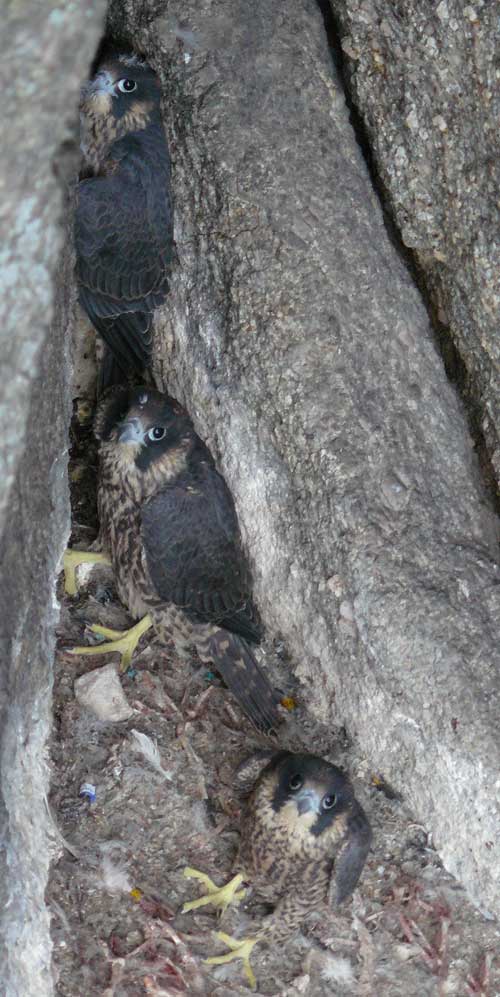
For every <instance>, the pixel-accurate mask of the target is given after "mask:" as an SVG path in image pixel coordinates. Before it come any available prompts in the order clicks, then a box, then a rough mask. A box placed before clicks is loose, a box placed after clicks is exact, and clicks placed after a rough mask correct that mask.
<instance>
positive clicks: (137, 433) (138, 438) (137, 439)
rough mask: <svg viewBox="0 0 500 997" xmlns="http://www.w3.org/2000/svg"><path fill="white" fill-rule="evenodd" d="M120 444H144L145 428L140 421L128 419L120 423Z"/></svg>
mask: <svg viewBox="0 0 500 997" xmlns="http://www.w3.org/2000/svg"><path fill="white" fill-rule="evenodd" d="M118 427H119V434H118V442H119V443H135V444H137V443H140V444H142V443H143V442H144V426H143V425H142V422H141V420H140V419H126V420H125V421H124V422H120V423H118Z"/></svg>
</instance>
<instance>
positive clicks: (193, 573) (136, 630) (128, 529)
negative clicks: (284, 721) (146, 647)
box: [65, 387, 279, 732]
mask: <svg viewBox="0 0 500 997" xmlns="http://www.w3.org/2000/svg"><path fill="white" fill-rule="evenodd" d="M95 431H96V435H97V436H98V438H99V439H100V441H101V444H100V472H99V491H98V507H99V519H100V540H101V544H102V548H103V551H104V552H108V553H109V555H110V559H111V563H112V566H113V569H114V574H115V578H116V584H117V589H118V594H119V596H120V599H121V600H122V602H123V603H124V604H125V605H126V606H127V607H128V609H129V611H130V613H131V615H132V616H134V617H135V618H138V619H140V622H139V623H138V624H137V625H136V626H135V627H133V628H132V629H131V630H130V631H127V632H126V633H125V634H120V633H117V632H115V631H109V630H107V629H105V628H103V627H93V630H94V631H95V632H97V633H99V634H101V635H103V636H109V637H111V638H112V643H110V644H103V645H98V646H93V647H88V648H75V649H74V651H75V653H86V654H101V653H104V652H107V651H113V650H118V651H120V652H121V653H122V667H124V668H125V667H127V666H128V663H129V662H130V660H131V656H132V653H133V650H134V649H135V646H136V645H137V642H138V640H139V637H140V636H141V634H142V633H144V632H145V631H146V630H147V629H148V628H149V627H150V626H153V627H154V629H155V631H156V632H157V634H158V635H159V636H160V638H163V639H168V638H169V637H171V638H172V639H173V640H174V642H175V644H176V648H177V650H178V652H179V653H184V654H187V653H188V649H189V648H190V647H191V646H192V645H193V644H194V646H195V647H196V650H197V651H198V654H199V656H200V658H201V659H202V661H205V662H208V661H210V662H212V663H213V664H214V666H215V667H216V668H217V670H218V671H219V672H220V673H221V675H222V677H223V679H224V681H225V683H226V685H227V686H228V687H229V689H230V690H231V692H232V693H233V695H234V696H235V697H236V699H237V700H238V702H239V704H240V706H241V707H242V709H243V710H244V711H245V713H246V714H247V716H248V717H249V718H250V719H251V720H252V721H253V723H254V724H255V726H256V727H258V728H259V729H261V730H265V731H266V732H269V731H271V730H272V729H273V728H274V727H275V726H277V724H278V722H279V715H278V711H277V708H276V706H277V703H278V701H279V696H278V695H277V694H276V693H275V691H274V689H273V688H272V686H271V685H270V684H269V681H268V680H267V678H266V677H265V675H264V673H263V672H262V671H261V669H260V668H259V666H258V664H257V662H256V660H255V657H254V655H253V654H252V651H251V649H250V645H251V644H255V643H258V642H259V640H260V636H261V631H260V626H259V623H258V621H257V618H256V612H255V608H254V605H253V603H252V597H251V586H250V572H249V567H248V564H247V561H246V558H245V555H244V552H243V548H242V545H241V538H240V532H239V528H238V521H237V518H236V512H235V508H234V503H233V500H232V497H231V494H230V492H229V489H228V488H227V485H226V483H225V481H224V479H223V478H222V477H221V475H220V474H219V473H218V472H217V470H216V468H215V465H214V461H213V458H212V456H211V454H210V452H209V450H208V449H207V447H206V446H205V444H204V443H203V442H202V440H201V439H200V438H199V436H197V434H196V433H195V431H194V428H193V424H192V422H191V419H190V418H189V416H188V414H187V412H186V411H185V410H184V409H183V408H182V407H181V406H180V405H179V404H178V403H177V402H175V401H174V400H173V399H172V398H169V397H168V396H167V395H164V394H160V392H158V391H155V390H153V389H150V388H148V387H144V388H136V389H126V388H121V389H111V391H109V392H108V393H107V395H106V396H105V397H104V398H103V399H102V401H101V403H100V405H99V406H98V410H97V414H96V420H95ZM105 559H106V553H103V554H101V555H98V554H94V553H86V552H83V551H69V552H67V553H66V556H65V568H66V578H67V591H68V592H69V593H74V591H75V580H74V569H75V566H76V565H77V564H78V563H80V562H83V561H86V560H88V561H98V560H105Z"/></svg>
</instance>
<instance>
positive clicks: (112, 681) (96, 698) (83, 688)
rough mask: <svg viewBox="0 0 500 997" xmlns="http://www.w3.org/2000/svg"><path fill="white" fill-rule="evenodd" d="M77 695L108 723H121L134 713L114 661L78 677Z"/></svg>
mask: <svg viewBox="0 0 500 997" xmlns="http://www.w3.org/2000/svg"><path fill="white" fill-rule="evenodd" d="M75 697H76V700H77V702H78V703H79V704H80V706H84V707H85V709H87V710H90V711H91V713H93V714H94V715H95V716H96V717H97V719H98V720H103V721H104V722H106V723H120V721H122V720H128V719H129V718H130V717H131V716H133V713H134V711H133V709H132V707H131V706H129V704H128V702H127V698H126V696H125V693H124V692H123V689H122V687H121V683H120V679H119V676H118V672H117V665H115V664H113V663H111V664H109V665H104V667H103V668H96V669H94V671H92V672H87V674H86V675H81V676H80V678H78V679H76V682H75Z"/></svg>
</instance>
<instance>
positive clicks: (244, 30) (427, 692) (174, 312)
mask: <svg viewBox="0 0 500 997" xmlns="http://www.w3.org/2000/svg"><path fill="white" fill-rule="evenodd" d="M124 9H125V10H126V12H127V20H126V29H127V30H128V31H129V32H130V36H131V37H132V36H133V37H135V39H136V41H137V43H138V45H139V46H140V47H142V49H143V50H144V51H146V52H147V53H148V54H149V57H150V59H151V61H152V62H153V63H154V64H155V65H156V67H157V69H158V71H159V72H160V73H161V75H162V78H163V82H164V86H165V120H166V124H167V130H168V132H169V138H170V142H171V147H172V152H173V158H174V184H175V196H176V226H177V229H176V238H177V246H178V252H179V266H178V269H177V272H176V275H175V277H174V281H173V290H172V296H171V299H170V302H169V304H168V305H167V306H166V308H165V309H164V313H163V319H162V321H161V322H160V323H159V331H158V340H157V358H158V362H157V372H158V374H159V376H161V377H162V378H163V382H164V383H165V384H167V385H168V387H169V389H170V390H171V391H172V392H173V393H174V394H177V395H178V396H179V397H181V398H182V399H183V400H184V401H185V402H186V403H187V405H188V407H189V409H190V410H191V412H192V414H193V416H194V418H195V421H196V422H197V425H198V428H199V430H200V432H201V433H202V435H203V436H204V437H205V438H206V439H208V442H209V443H210V445H211V446H212V447H213V448H214V450H215V452H216V453H218V455H219V457H220V462H221V466H222V468H223V471H224V473H225V474H226V476H227V479H228V481H229V483H230V485H231V487H232V489H233V492H234V494H235V497H236V501H237V504H238V511H239V515H240V519H241V522H242V524H243V527H244V530H245V535H246V540H247V543H248V547H249V550H250V552H251V555H252V558H253V562H254V570H255V577H256V588H257V595H258V598H259V603H260V607H261V610H262V612H263V616H264V619H265V621H266V623H267V626H268V628H269V632H270V633H271V634H274V635H275V634H281V635H282V636H283V638H284V639H285V641H286V643H287V645H288V648H289V650H290V652H291V655H292V658H293V663H294V667H295V669H296V671H297V674H298V675H299V676H300V678H301V680H302V682H303V696H304V697H305V698H306V699H307V701H308V703H309V704H310V705H312V706H313V707H314V709H315V710H316V711H317V713H318V715H319V716H320V717H321V718H322V719H323V720H328V718H329V717H332V718H334V719H335V721H336V722H338V721H341V722H344V723H345V725H346V727H347V729H348V731H349V732H350V734H351V735H353V736H355V737H357V738H358V739H359V743H360V744H361V745H362V748H363V750H364V751H365V752H366V753H367V754H368V755H369V757H370V758H371V760H372V764H373V768H374V770H381V771H383V772H384V774H385V776H386V777H387V778H388V779H389V780H390V781H391V782H392V783H393V784H394V785H395V786H396V787H397V789H398V790H400V792H401V793H402V795H403V796H404V798H405V800H406V801H407V802H408V803H409V804H410V806H411V807H412V808H413V809H414V812H415V814H416V816H417V817H418V818H419V819H420V820H422V821H423V822H424V824H425V825H426V827H427V828H428V829H430V830H432V832H433V836H434V841H435V843H436V846H437V847H438V849H439V851H440V854H441V855H442V857H443V860H444V862H445V864H446V865H447V867H448V868H449V869H450V870H451V871H452V872H454V873H455V874H456V875H457V876H458V877H459V878H460V879H461V880H462V881H463V882H464V883H465V885H466V886H467V888H468V890H469V892H470V894H471V896H472V897H473V898H474V899H475V900H476V902H477V903H479V904H482V905H483V906H485V907H487V908H489V909H498V901H499V892H500V881H499V877H500V866H499V863H498V858H495V851H494V846H493V845H492V842H494V841H495V840H496V834H497V832H496V830H495V829H496V828H497V826H498V815H499V808H498V800H497V799H496V798H494V791H493V789H492V787H493V786H495V784H496V780H497V773H498V762H499V753H500V737H499V734H500V729H499V716H500V714H499V710H498V692H499V678H498V675H499V672H498V664H499V652H498V642H497V640H496V637H495V628H496V621H497V620H498V613H499V608H500V607H499V596H500V588H499V586H498V569H497V566H496V564H495V562H494V560H493V556H494V555H493V553H492V551H493V549H494V548H493V516H492V513H491V510H490V509H489V506H488V500H487V497H486V494H485V491H484V488H483V484H482V479H481V474H480V472H479V469H478V465H477V461H476V458H475V454H474V450H473V446H472V441H471V438H470V436H469V433H468V430H467V426H466V420H465V418H464V413H463V411H462V409H461V406H460V403H459V401H458V399H457V396H456V394H455V391H454V390H453V389H452V388H451V387H450V384H449V383H448V380H447V377H446V375H445V371H444V368H443V364H442V361H441V358H440V356H439V355H438V352H437V350H436V348H435V346H434V338H433V334H432V331H431V329H430V327H429V321H428V318H427V313H426V310H425V308H424V306H423V303H422V301H421V299H420V296H419V293H418V292H417V290H416V288H415V286H414V283H413V281H412V279H411V278H410V276H409V274H408V272H407V270H406V268H405V266H404V265H403V263H402V261H401V259H400V258H399V256H398V253H397V251H396V250H395V249H394V246H393V245H392V243H391V241H390V239H389V237H388V235H387V232H386V229H385V227H384V224H383V219H382V214H381V209H380V206H379V202H378V199H377V197H376V195H375V193H374V191H373V189H372V187H371V184H370V180H369V176H368V172H367V168H366V164H365V162H364V159H363V156H362V154H361V151H360V148H359V146H358V144H357V142H356V140H355V136H354V133H353V131H352V128H351V125H350V123H349V115H348V112H347V109H346V106H345V101H344V96H343V92H342V89H341V86H340V83H339V80H338V79H337V78H336V76H335V74H334V72H333V69H332V62H331V57H330V53H329V50H328V46H327V40H326V36H325V31H324V25H323V21H322V17H321V14H320V11H319V9H318V8H317V6H316V5H315V3H313V2H312V0H301V2H299V3H298V4H295V5H294V6H293V9H287V11H286V14H285V12H284V11H282V9H281V8H279V7H276V6H271V5H269V4H267V3H265V2H264V0H263V2H257V3H255V4H252V6H251V7H250V6H249V5H248V4H247V3H245V2H243V0H241V2H231V3H230V2H229V0H227V2H218V3H217V4H214V3H210V2H207V0H205V2H202V3H201V4H200V3H196V4H194V3H193V4H190V3H187V4H186V3H183V4H177V3H170V4H169V6H168V12H169V17H168V18H166V17H162V16H159V17H157V19H156V20H151V21H150V22H149V23H148V21H147V16H146V14H147V8H145V7H144V5H141V19H138V18H135V19H134V9H135V8H134V4H132V3H129V4H125V7H124V6H123V5H122V4H111V20H110V23H111V25H112V26H114V27H115V28H118V27H120V28H121V30H122V31H123V28H124V19H123V11H124ZM149 11H150V15H151V17H152V18H153V15H155V16H156V15H158V13H159V12H158V9H157V8H154V7H150V8H149ZM176 25H177V30H178V29H179V27H180V29H181V31H182V32H184V33H185V32H187V45H186V44H183V42H182V37H181V40H179V37H175V34H174V33H173V32H172V27H174V28H175V26H176ZM178 34H179V30H178ZM184 37H185V35H184Z"/></svg>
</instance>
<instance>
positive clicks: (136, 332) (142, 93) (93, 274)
mask: <svg viewBox="0 0 500 997" xmlns="http://www.w3.org/2000/svg"><path fill="white" fill-rule="evenodd" d="M160 96H161V95H160V83H159V80H158V77H157V76H156V74H155V73H154V72H153V70H152V69H151V68H150V67H149V66H148V65H147V64H146V63H145V62H142V61H141V60H140V59H138V58H137V57H136V56H130V55H119V56H117V57H114V58H113V57H111V58H108V59H105V60H104V62H103V63H102V64H101V65H100V67H99V69H98V71H97V73H96V75H95V76H94V77H93V79H92V80H90V81H89V82H88V83H86V84H85V85H84V86H83V87H82V93H81V104H80V108H81V148H82V152H83V156H84V160H85V167H84V170H83V172H82V175H81V179H80V182H79V184H78V189H77V203H76V211H75V221H74V235H75V247H76V260H77V262H76V273H77V279H78V286H79V299H80V303H81V305H82V307H83V308H84V310H85V311H86V313H87V315H88V317H89V319H90V321H91V322H92V324H93V326H94V327H95V328H96V329H97V331H98V332H99V333H100V334H101V336H102V337H103V339H104V340H105V342H106V344H107V346H108V348H109V351H111V356H109V354H108V356H107V359H106V361H105V370H104V373H103V372H101V390H102V389H103V388H104V387H106V386H107V384H109V383H113V381H116V380H117V373H118V372H117V371H116V365H117V366H118V368H119V371H121V373H122V377H121V380H123V374H125V375H129V374H130V372H131V370H132V371H134V370H136V371H140V372H142V371H143V370H144V367H145V366H147V365H148V364H149V362H150V358H151V342H152V334H151V324H152V312H153V311H154V309H155V308H156V307H157V305H160V304H161V303H162V301H163V300H164V299H165V296H166V294H167V291H168V287H169V282H168V278H169V273H170V266H171V261H172V254H173V212H172V200H171V192H170V160H169V154H168V150H167V144H166V140H165V133H164V130H163V125H162V121H161V115H160Z"/></svg>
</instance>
